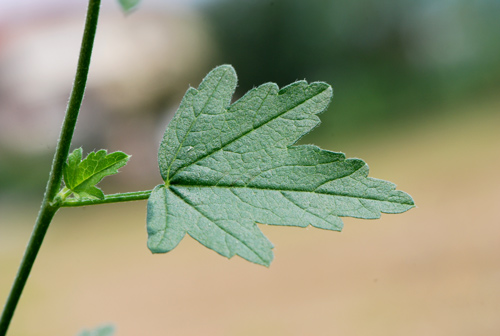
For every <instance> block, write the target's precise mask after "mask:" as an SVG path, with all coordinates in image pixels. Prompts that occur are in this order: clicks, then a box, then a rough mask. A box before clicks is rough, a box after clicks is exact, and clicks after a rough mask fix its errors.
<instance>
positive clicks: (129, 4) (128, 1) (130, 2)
mask: <svg viewBox="0 0 500 336" xmlns="http://www.w3.org/2000/svg"><path fill="white" fill-rule="evenodd" d="M139 2H141V0H118V3H119V4H120V6H121V7H122V9H123V11H124V12H125V13H128V12H130V11H131V10H133V9H134V8H136V7H137V5H138V4H139Z"/></svg>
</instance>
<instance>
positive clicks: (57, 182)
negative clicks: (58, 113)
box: [0, 0, 101, 336]
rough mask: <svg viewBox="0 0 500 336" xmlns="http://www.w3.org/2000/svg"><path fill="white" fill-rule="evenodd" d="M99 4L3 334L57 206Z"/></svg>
mask: <svg viewBox="0 0 500 336" xmlns="http://www.w3.org/2000/svg"><path fill="white" fill-rule="evenodd" d="M100 5H101V0H89V5H88V9H87V17H86V20H85V28H84V32H83V38H82V44H81V47H80V55H79V58H78V66H77V70H76V76H75V81H74V83H73V88H72V91H71V95H70V99H69V102H68V106H67V108H66V114H65V117H64V122H63V126H62V129H61V134H60V136H59V140H58V142H57V147H56V152H55V154H54V159H53V161H52V167H51V170H50V174H49V180H48V182H47V187H46V189H45V194H44V197H43V201H42V205H41V208H40V211H39V213H38V217H37V220H36V223H35V226H34V228H33V232H32V234H31V237H30V240H29V242H28V246H27V247H26V251H25V253H24V256H23V259H22V261H21V265H20V266H19V270H18V273H17V275H16V278H15V280H14V283H13V285H12V289H11V291H10V293H9V297H8V298H7V301H6V303H5V307H4V310H3V312H2V316H1V318H0V336H5V335H6V333H7V330H8V328H9V325H10V322H11V320H12V317H13V315H14V312H15V310H16V307H17V303H18V302H19V299H20V297H21V294H22V292H23V289H24V286H25V284H26V281H27V280H28V277H29V274H30V271H31V268H32V267H33V264H34V262H35V259H36V256H37V254H38V251H39V250H40V247H41V245H42V242H43V239H44V237H45V234H46V232H47V229H48V228H49V225H50V222H51V221H52V218H53V217H54V215H55V213H56V212H57V210H58V209H59V207H60V206H59V205H54V204H52V202H53V200H54V197H55V196H56V194H57V193H58V191H59V189H60V187H61V182H62V171H63V166H64V163H65V162H66V160H67V158H68V153H69V149H70V146H71V140H72V138H73V133H74V131H75V126H76V121H77V119H78V113H79V112H80V107H81V104H82V100H83V95H84V92H85V86H86V84H87V77H88V72H89V66H90V58H91V55H92V48H93V46H94V39H95V33H96V29H97V22H98V18H99V9H100Z"/></svg>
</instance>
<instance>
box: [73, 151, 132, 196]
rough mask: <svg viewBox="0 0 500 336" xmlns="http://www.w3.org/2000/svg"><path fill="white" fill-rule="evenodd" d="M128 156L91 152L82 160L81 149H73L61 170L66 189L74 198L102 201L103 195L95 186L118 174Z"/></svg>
mask: <svg viewBox="0 0 500 336" xmlns="http://www.w3.org/2000/svg"><path fill="white" fill-rule="evenodd" d="M129 158H130V156H129V155H127V154H125V153H123V152H114V153H111V154H107V151H106V150H105V149H101V150H100V151H98V152H91V153H89V154H88V155H87V157H86V158H85V159H84V160H82V149H81V148H77V149H75V150H74V151H73V152H72V153H71V154H70V155H69V156H68V161H67V162H66V164H65V165H64V168H63V177H64V183H65V184H66V188H68V189H70V190H71V191H72V192H73V193H74V194H75V196H76V197H86V198H98V199H103V198H104V194H103V192H102V190H101V189H99V188H98V187H96V186H95V185H96V184H97V183H99V182H100V181H101V180H102V179H103V178H104V177H106V176H108V175H113V174H116V173H118V168H121V167H123V166H124V165H126V164H127V161H128V160H129Z"/></svg>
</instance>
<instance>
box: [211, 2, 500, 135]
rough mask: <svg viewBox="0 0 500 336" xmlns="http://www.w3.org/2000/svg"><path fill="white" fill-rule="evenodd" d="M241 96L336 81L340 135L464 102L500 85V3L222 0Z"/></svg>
mask: <svg viewBox="0 0 500 336" xmlns="http://www.w3.org/2000/svg"><path fill="white" fill-rule="evenodd" d="M206 13H208V16H209V17H210V18H211V22H212V24H213V26H214V30H215V33H216V37H217V39H218V42H219V47H220V48H221V49H222V52H221V55H222V60H221V62H224V63H231V64H233V65H234V67H235V68H236V69H237V71H238V73H239V74H240V77H241V79H242V80H241V82H240V87H239V89H240V90H241V91H240V92H245V91H246V90H248V89H250V88H252V87H253V86H255V85H258V84H259V83H262V82H267V81H274V82H277V83H278V84H280V85H283V84H285V83H288V82H291V81H294V80H297V79H303V78H306V79H307V80H309V81H314V80H324V81H328V82H330V83H332V86H333V88H334V92H335V94H336V96H335V98H334V101H333V104H332V106H331V108H333V109H335V111H336V112H337V113H335V114H332V113H326V114H325V116H324V117H323V119H324V120H325V122H326V123H328V121H329V120H332V119H331V118H332V116H333V117H334V118H335V125H334V126H333V127H334V128H335V132H340V131H342V130H345V131H347V132H349V133H351V132H353V131H354V130H359V129H360V128H368V127H372V126H374V125H376V124H377V122H385V121H387V120H397V119H398V118H404V117H410V116H412V115H417V114H422V111H423V110H425V109H426V108H428V107H430V106H434V105H437V104H448V103H450V102H452V103H453V102H460V100H462V99H464V98H469V97H471V96H472V95H476V94H478V93H482V92H485V91H491V90H492V89H493V88H495V87H496V88H498V86H499V84H500V43H498V36H500V20H499V19H498V18H499V14H500V2H499V1H487V0H478V1H466V0H449V1H428V0H416V1H387V0H385V1H368V0H356V1H347V0H344V1H330V0H310V1H303V0H260V1H259V0H252V1H230V0H220V1H217V2H215V4H212V5H211V6H207V7H206Z"/></svg>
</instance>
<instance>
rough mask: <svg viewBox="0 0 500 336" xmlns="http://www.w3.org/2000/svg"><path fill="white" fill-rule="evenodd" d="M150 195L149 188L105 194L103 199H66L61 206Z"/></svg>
mask: <svg viewBox="0 0 500 336" xmlns="http://www.w3.org/2000/svg"><path fill="white" fill-rule="evenodd" d="M150 195H151V190H146V191H134V192H129V193H121V194H111V195H106V196H104V199H81V200H78V199H68V200H65V201H64V202H63V203H62V204H61V206H62V207H78V206H86V205H95V204H106V203H119V202H130V201H141V200H146V199H148V198H149V196H150Z"/></svg>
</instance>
